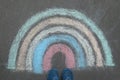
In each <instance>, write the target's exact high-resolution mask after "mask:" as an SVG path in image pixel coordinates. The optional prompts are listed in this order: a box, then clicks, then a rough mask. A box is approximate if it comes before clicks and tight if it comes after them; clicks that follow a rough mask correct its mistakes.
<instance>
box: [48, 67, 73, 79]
mask: <svg viewBox="0 0 120 80" xmlns="http://www.w3.org/2000/svg"><path fill="white" fill-rule="evenodd" d="M47 80H59V75H58V71H57V69H51V70H50V71H49V73H48V76H47ZM62 80H73V73H72V71H71V70H70V69H68V68H66V69H64V70H63V72H62Z"/></svg>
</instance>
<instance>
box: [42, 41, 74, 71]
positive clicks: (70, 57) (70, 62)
mask: <svg viewBox="0 0 120 80" xmlns="http://www.w3.org/2000/svg"><path fill="white" fill-rule="evenodd" d="M57 52H61V53H62V54H64V55H65V65H66V67H67V68H75V56H74V53H73V51H72V50H71V48H70V47H69V46H67V45H66V44H63V43H56V44H53V45H51V46H50V47H49V48H48V49H47V51H46V53H45V55H44V59H43V70H44V71H45V72H47V71H49V70H50V69H51V67H52V65H51V60H52V57H53V56H54V55H55V54H56V53H57Z"/></svg>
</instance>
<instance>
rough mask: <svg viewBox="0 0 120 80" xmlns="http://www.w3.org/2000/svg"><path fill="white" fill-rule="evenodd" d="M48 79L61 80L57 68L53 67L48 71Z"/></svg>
mask: <svg viewBox="0 0 120 80" xmlns="http://www.w3.org/2000/svg"><path fill="white" fill-rule="evenodd" d="M47 80H59V76H58V71H57V69H51V70H50V71H49V73H48V76H47Z"/></svg>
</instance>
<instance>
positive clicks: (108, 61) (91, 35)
mask: <svg viewBox="0 0 120 80" xmlns="http://www.w3.org/2000/svg"><path fill="white" fill-rule="evenodd" d="M98 41H99V42H98ZM58 52H61V53H62V54H64V55H65V64H66V67H68V68H77V69H83V68H84V69H85V68H89V67H104V66H111V67H112V66H115V64H114V62H113V58H112V53H111V49H110V47H109V45H108V42H107V40H106V38H105V36H104V34H103V32H102V31H101V30H100V29H99V27H98V26H96V25H95V23H94V22H93V21H92V20H90V19H89V18H87V17H86V16H85V15H84V14H83V13H81V12H79V11H77V10H71V9H63V8H52V9H47V10H46V11H43V12H40V13H37V14H36V15H34V16H32V17H31V18H30V19H28V20H27V22H26V23H25V24H24V25H23V26H22V27H21V29H20V30H19V31H18V33H17V35H16V37H15V39H14V41H13V43H12V45H11V48H10V53H9V59H8V66H7V68H8V69H13V70H17V71H23V70H27V71H31V72H34V73H38V74H41V73H43V72H44V71H45V72H47V71H48V70H50V69H51V67H52V65H51V59H52V57H53V56H54V55H55V54H56V53H58ZM103 56H104V57H103Z"/></svg>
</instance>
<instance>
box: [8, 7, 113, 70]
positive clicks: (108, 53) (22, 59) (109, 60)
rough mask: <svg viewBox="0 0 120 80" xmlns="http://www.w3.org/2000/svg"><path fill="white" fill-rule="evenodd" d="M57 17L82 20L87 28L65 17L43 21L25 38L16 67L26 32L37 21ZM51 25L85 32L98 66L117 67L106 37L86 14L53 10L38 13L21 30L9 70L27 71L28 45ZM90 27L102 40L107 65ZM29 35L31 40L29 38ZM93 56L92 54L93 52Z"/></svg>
mask: <svg viewBox="0 0 120 80" xmlns="http://www.w3.org/2000/svg"><path fill="white" fill-rule="evenodd" d="M56 15H61V16H70V17H73V18H75V19H77V20H80V21H81V20H82V21H83V22H84V23H85V24H86V25H87V26H85V25H84V24H82V23H80V22H79V21H77V20H73V19H69V18H63V17H55V18H54V17H53V18H50V19H47V20H45V21H43V22H44V23H43V22H40V24H39V25H38V26H36V29H35V30H34V28H32V29H31V32H29V33H28V35H27V36H26V37H25V39H24V42H23V43H22V46H21V48H20V52H19V55H20V56H19V57H18V61H17V66H16V60H17V52H18V49H19V46H20V42H21V40H22V39H23V37H24V36H25V34H26V32H27V31H28V30H29V29H30V28H31V26H32V25H33V24H35V23H36V22H37V21H40V20H41V19H44V18H47V17H50V16H56ZM58 20H59V21H58ZM66 21H67V22H66ZM73 22H74V24H73ZM45 23H46V24H45ZM77 23H78V24H77ZM50 24H65V25H72V26H74V28H76V29H79V30H80V31H83V32H84V34H85V35H86V36H87V37H88V39H89V41H90V42H91V43H92V47H93V49H94V50H95V53H94V54H95V55H96V59H97V60H96V62H97V64H96V66H97V67H103V65H105V66H114V65H115V64H114V62H113V60H112V53H111V49H110V47H109V45H108V42H107V40H106V38H105V36H104V35H103V32H102V31H101V30H100V29H99V28H98V27H97V26H96V25H95V23H94V22H92V21H91V20H90V19H88V18H87V17H86V16H85V15H84V14H82V13H80V12H78V11H76V10H70V9H63V8H53V9H48V10H46V11H44V12H41V13H38V14H36V15H35V16H33V17H31V18H30V19H29V20H28V21H27V22H26V23H25V24H24V25H23V26H22V28H21V29H20V30H19V32H18V34H17V35H16V38H15V39H14V41H13V43H12V46H11V48H10V53H9V59H8V66H7V68H8V69H16V68H17V70H25V61H26V60H25V56H26V54H27V53H26V51H27V48H28V45H29V44H30V42H31V41H30V40H31V39H32V38H33V37H34V35H35V34H36V33H37V32H39V31H40V30H41V29H42V28H44V27H45V26H48V25H50ZM40 26H41V27H40ZM83 26H84V27H83ZM88 27H90V29H91V30H92V32H94V33H95V35H96V36H97V38H98V39H99V40H100V43H101V45H102V48H103V51H104V55H105V63H103V62H102V61H103V58H102V53H101V50H100V48H99V45H98V42H97V40H96V38H95V37H94V35H93V34H92V32H91V31H90V30H88ZM37 29H38V30H37ZM32 30H33V32H32ZM33 33H34V34H33ZM63 33H64V32H63ZM29 35H30V37H31V38H28V36H29ZM86 41H87V40H86ZM26 42H27V43H26ZM67 42H68V41H67ZM25 47H26V48H25ZM91 50H92V49H91ZM91 54H92V52H91ZM27 56H29V55H27ZM33 60H34V59H33ZM87 61H88V60H87ZM33 63H34V62H33Z"/></svg>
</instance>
